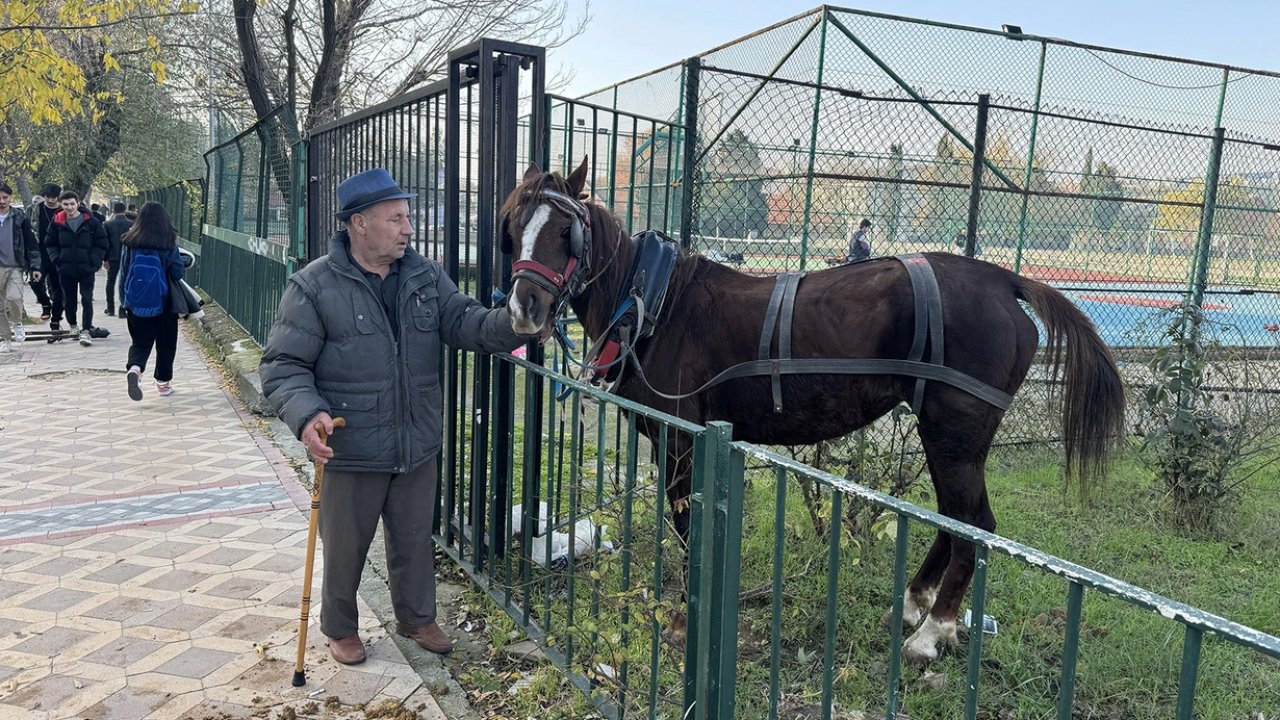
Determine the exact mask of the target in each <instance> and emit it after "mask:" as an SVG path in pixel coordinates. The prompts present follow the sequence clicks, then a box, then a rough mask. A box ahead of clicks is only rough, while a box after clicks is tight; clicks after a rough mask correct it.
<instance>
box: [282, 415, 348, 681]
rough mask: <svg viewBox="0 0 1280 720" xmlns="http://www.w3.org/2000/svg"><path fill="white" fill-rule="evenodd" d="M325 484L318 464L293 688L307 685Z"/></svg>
mask: <svg viewBox="0 0 1280 720" xmlns="http://www.w3.org/2000/svg"><path fill="white" fill-rule="evenodd" d="M346 424H347V421H346V420H344V419H343V418H340V417H339V418H334V419H333V427H334V429H335V430H336V429H338V428H340V427H345V426H346ZM316 432H317V433H319V435H320V443H321V444H323V445H328V444H329V433H328V432H326V431H325V429H324V425H322V424H321V423H316ZM323 482H324V465H323V464H322V463H316V480H315V483H314V484H313V485H312V486H311V522H310V524H308V526H307V569H306V571H305V572H304V573H303V575H302V624H301V625H300V626H299V627H298V666H297V667H296V668H294V670H293V686H294V687H302V686H303V685H306V684H307V673H306V671H305V670H304V669H303V660H304V658H305V657H306V654H307V616H308V615H309V614H310V613H311V570H312V568H314V567H315V564H316V529H317V528H318V526H319V525H320V484H321V483H323Z"/></svg>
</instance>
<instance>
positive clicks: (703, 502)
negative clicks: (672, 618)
mask: <svg viewBox="0 0 1280 720" xmlns="http://www.w3.org/2000/svg"><path fill="white" fill-rule="evenodd" d="M732 433H733V427H732V426H731V425H729V424H728V423H723V422H715V423H708V425H707V429H706V430H705V431H704V432H703V433H702V434H700V435H698V436H696V437H695V438H694V442H693V477H692V478H691V484H690V493H689V506H690V514H691V518H690V523H689V529H690V533H689V549H688V553H689V560H688V567H689V573H688V591H689V592H688V606H687V608H686V613H687V620H688V624H687V634H686V638H685V661H684V713H683V714H682V718H684V719H686V720H695V719H697V720H719V719H720V718H722V717H724V718H728V717H732V715H724V714H722V712H721V711H722V710H723V698H724V697H725V695H726V693H727V695H728V697H729V698H730V701H729V708H730V711H731V709H732V697H733V692H734V683H733V679H734V675H733V672H734V669H733V668H734V665H735V662H734V661H735V660H736V658H737V629H738V624H737V609H738V602H737V600H738V589H737V583H736V580H737V578H736V576H735V577H734V578H733V580H734V583H733V584H732V585H731V586H730V585H727V584H726V583H725V578H726V568H724V567H723V565H724V561H725V560H726V557H725V551H724V545H725V538H726V530H727V528H726V526H725V520H726V519H727V517H728V510H729V508H730V507H731V506H732V503H731V502H730V501H729V498H728V497H727V496H725V497H721V492H722V491H724V490H725V488H727V484H728V483H729V482H730V481H729V479H728V476H729V475H730V474H731V473H729V472H728V465H729V457H730V451H731V448H730V441H731V439H732ZM721 474H724V475H725V477H723V478H722V477H720V475H721ZM738 484H739V490H738V492H739V493H741V489H740V488H741V478H739V479H738ZM741 508H742V501H741V498H740V497H739V498H738V500H737V509H738V518H737V520H738V524H737V528H738V532H737V533H736V537H735V538H734V539H733V542H734V544H735V545H736V543H737V542H740V541H741V527H742V526H741ZM736 551H737V548H736V547H735V552H736ZM735 557H736V555H735ZM732 572H734V573H735V575H736V572H737V562H736V561H735V563H734V568H733V571H732ZM717 590H720V591H721V594H717ZM728 592H732V595H733V602H732V616H733V619H732V622H731V625H730V626H726V624H727V623H728V618H726V617H725V613H724V610H725V607H726V606H727V605H728V604H729V602H728V599H727V598H725V597H724V594H725V593H728ZM729 634H732V638H731V641H730V638H729ZM726 676H727V677H728V682H727V683H726V682H725V677H726Z"/></svg>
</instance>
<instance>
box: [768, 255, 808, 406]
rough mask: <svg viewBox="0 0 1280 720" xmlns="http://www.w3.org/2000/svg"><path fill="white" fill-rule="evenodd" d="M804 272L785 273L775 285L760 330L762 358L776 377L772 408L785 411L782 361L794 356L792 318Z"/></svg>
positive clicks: (774, 377)
mask: <svg viewBox="0 0 1280 720" xmlns="http://www.w3.org/2000/svg"><path fill="white" fill-rule="evenodd" d="M803 277H804V273H802V272H798V273H783V274H781V275H779V276H778V279H777V281H776V282H775V283H774V285H773V293H772V294H771V295H770V296H769V307H768V308H766V309H765V311H764V328H763V329H762V330H761V331H760V345H759V354H758V355H757V356H756V357H757V358H758V359H760V360H764V361H766V362H771V363H772V365H771V367H772V368H773V372H771V373H770V375H772V376H773V381H772V383H771V385H772V387H773V411H774V412H776V413H780V412H782V372H781V363H782V361H784V360H788V359H790V358H791V318H792V315H793V314H794V312H795V307H796V287H798V286H799V285H800V278H803ZM775 327H776V328H777V332H778V359H777V360H772V359H771V358H772V354H771V351H772V349H773V334H774V328H775Z"/></svg>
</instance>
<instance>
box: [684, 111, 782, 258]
mask: <svg viewBox="0 0 1280 720" xmlns="http://www.w3.org/2000/svg"><path fill="white" fill-rule="evenodd" d="M704 168H705V171H706V176H705V177H704V180H703V182H702V190H701V196H700V198H699V212H698V227H699V232H700V233H701V234H703V235H721V236H726V237H747V236H748V235H750V234H753V233H754V234H755V235H757V236H758V235H761V234H763V233H764V231H765V230H766V229H767V228H768V226H769V201H768V199H767V198H766V196H765V192H764V164H763V162H761V160H760V151H759V149H757V147H756V145H755V143H753V142H751V140H750V138H748V137H747V135H746V133H744V132H742V131H741V130H733V131H731V132H730V133H729V134H728V135H726V136H725V138H724V139H723V140H721V141H720V142H719V143H718V144H717V145H716V147H715V149H714V150H713V151H712V152H711V153H710V154H709V155H708V157H707V160H706V161H705V165H704Z"/></svg>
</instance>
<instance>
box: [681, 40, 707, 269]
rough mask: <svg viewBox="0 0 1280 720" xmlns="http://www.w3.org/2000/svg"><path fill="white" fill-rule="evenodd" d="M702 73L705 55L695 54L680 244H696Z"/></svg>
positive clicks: (689, 76)
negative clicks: (694, 229)
mask: <svg viewBox="0 0 1280 720" xmlns="http://www.w3.org/2000/svg"><path fill="white" fill-rule="evenodd" d="M701 77H702V58H698V57H692V58H689V59H688V60H686V61H685V64H684V147H683V148H681V149H682V150H683V151H684V152H683V153H682V154H683V155H684V168H683V172H682V173H681V183H680V186H681V187H680V245H681V247H686V248H689V247H693V194H694V193H695V192H696V191H697V188H696V187H695V183H696V182H697V177H698V169H697V167H695V165H696V164H697V159H698V147H697V146H698V82H699V80H700V78H701Z"/></svg>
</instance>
